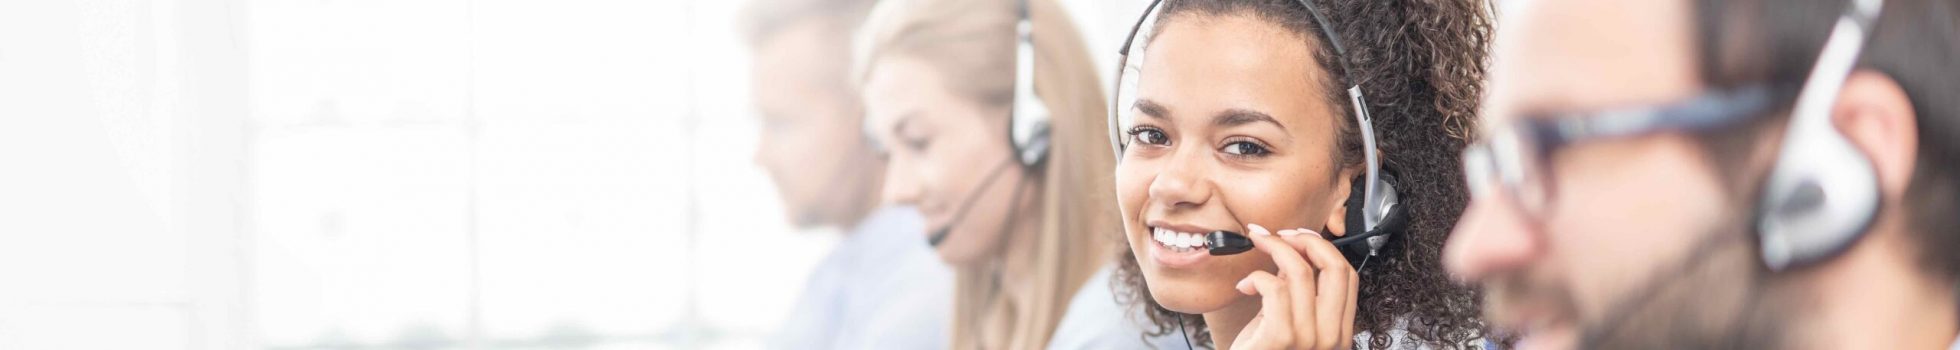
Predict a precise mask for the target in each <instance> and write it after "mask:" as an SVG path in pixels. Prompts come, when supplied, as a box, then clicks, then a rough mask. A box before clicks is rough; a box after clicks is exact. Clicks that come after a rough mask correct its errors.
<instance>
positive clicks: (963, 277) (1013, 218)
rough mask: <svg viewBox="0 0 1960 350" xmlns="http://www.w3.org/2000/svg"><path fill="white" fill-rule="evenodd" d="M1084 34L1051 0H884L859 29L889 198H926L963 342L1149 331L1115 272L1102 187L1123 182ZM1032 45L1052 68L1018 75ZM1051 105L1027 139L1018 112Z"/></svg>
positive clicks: (1036, 342) (1025, 119) (1034, 343)
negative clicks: (1128, 307) (1126, 309)
mask: <svg viewBox="0 0 1960 350" xmlns="http://www.w3.org/2000/svg"><path fill="white" fill-rule="evenodd" d="M1023 14H1026V15H1023ZM1023 24H1026V25H1028V27H1029V28H1032V29H1031V30H1030V31H1031V33H1030V34H1031V35H1029V36H1028V37H1029V38H1031V39H1028V40H1023V39H1021V36H1020V35H1019V34H1020V31H1019V30H1017V28H1020V27H1019V26H1020V25H1023ZM1080 40H1081V39H1080V38H1079V37H1078V35H1077V34H1076V33H1075V28H1074V26H1073V24H1071V23H1070V22H1069V21H1068V20H1067V18H1066V17H1065V16H1064V15H1063V12H1062V10H1061V8H1060V7H1059V6H1057V5H1055V4H1054V3H1052V2H1050V1H1032V2H1017V1H1013V0H891V1H885V2H883V3H880V4H879V5H878V7H877V8H875V9H873V10H872V14H871V18H870V19H868V20H867V21H866V23H865V27H864V28H862V29H861V32H860V33H859V37H858V41H857V42H856V43H855V44H856V45H858V49H857V59H858V62H857V63H858V65H857V68H858V72H857V74H858V77H859V78H860V79H861V83H862V84H861V88H862V89H863V92H862V96H863V98H864V102H865V112H866V117H865V128H866V134H868V135H871V136H872V138H873V139H874V140H875V141H876V142H877V143H878V144H879V145H881V146H882V148H883V150H884V151H885V152H886V153H885V154H886V157H887V161H888V162H889V163H888V168H887V169H888V170H887V173H886V175H885V192H884V198H885V199H886V200H887V201H889V202H894V203H896V204H903V205H912V206H916V207H918V208H919V210H920V212H921V213H923V214H924V215H925V217H926V228H927V232H928V233H927V235H928V237H924V238H922V239H921V240H922V241H928V242H931V244H933V247H934V250H935V251H936V252H937V253H938V255H939V257H940V259H941V260H943V261H945V262H946V263H947V264H948V265H951V266H952V267H953V269H954V274H955V278H954V279H955V285H956V287H955V290H956V291H955V293H954V309H953V320H952V325H953V328H952V336H951V338H952V341H951V347H952V348H954V349H1035V348H1044V347H1059V348H1082V347H1101V348H1110V347H1116V348H1136V347H1139V346H1142V345H1143V344H1142V343H1141V342H1142V341H1143V338H1142V331H1141V328H1140V327H1136V326H1134V325H1135V323H1133V322H1128V321H1126V320H1125V319H1124V318H1123V316H1124V313H1123V312H1122V311H1121V309H1120V308H1118V307H1117V306H1116V305H1117V304H1116V303H1115V302H1114V296H1113V294H1112V293H1111V291H1110V288H1109V286H1110V284H1109V283H1108V282H1107V281H1108V279H1107V278H1108V277H1107V272H1106V271H1107V270H1108V269H1106V268H1105V264H1106V263H1107V262H1109V261H1111V260H1112V259H1113V257H1114V253H1115V252H1116V251H1117V250H1118V249H1119V248H1118V247H1120V246H1119V245H1118V243H1117V241H1116V240H1115V236H1114V233H1115V232H1119V230H1120V226H1118V224H1117V222H1116V221H1115V218H1116V214H1115V209H1114V203H1115V200H1114V198H1112V197H1111V196H1110V193H1108V192H1109V191H1099V190H1096V189H1106V188H1110V186H1112V185H1111V184H1110V183H1109V182H1108V179H1109V177H1110V175H1109V174H1110V173H1111V171H1112V169H1113V163H1112V161H1113V159H1112V156H1111V155H1110V153H1109V151H1108V150H1107V148H1106V146H1104V145H1105V142H1106V141H1104V140H1105V139H1104V136H1103V133H1104V132H1105V131H1104V130H1105V128H1106V126H1105V124H1103V122H1102V118H1099V116H1101V115H1103V113H1104V111H1105V110H1104V104H1103V102H1102V101H1103V98H1102V96H1103V95H1102V93H1101V91H1100V89H1098V87H1097V86H1098V81H1097V79H1096V78H1095V75H1094V73H1093V72H1094V69H1093V66H1092V65H1091V62H1090V60H1089V56H1088V52H1087V50H1086V48H1084V47H1083V44H1082V43H1081V41H1080ZM1023 56H1025V57H1029V59H1030V60H1031V61H1032V62H1028V63H1030V64H1026V65H1021V66H1023V67H1030V66H1031V68H1032V71H1033V72H1039V74H1019V76H1020V77H1021V79H1019V80H1017V73H1030V72H1025V71H1018V70H1017V63H1023V62H1021V61H1020V60H1019V59H1017V57H1023ZM1017 85H1020V88H1017ZM1017 91H1018V92H1019V93H1017ZM1017 103H1019V104H1020V105H1018V106H1017ZM1044 109H1045V112H1046V113H1041V112H1042V110H1044ZM1043 115H1046V116H1049V118H1047V119H1048V120H1049V130H1050V132H1049V135H1047V137H1046V138H1040V136H1038V135H1037V136H1035V137H1023V138H1021V139H1020V140H1021V141H1015V137H1014V135H1013V134H1014V133H1013V132H1011V131H1010V129H1011V127H1012V126H1014V125H1015V124H1017V123H1016V122H1017V121H1019V122H1020V123H1018V124H1020V125H1022V126H1030V125H1034V124H1036V123H1034V121H1036V120H1038V119H1039V118H1040V117H1041V116H1043ZM1029 118H1036V119H1029ZM1032 129H1035V128H1024V129H1023V130H1032ZM1043 140H1045V141H1046V142H1047V144H1046V145H1045V146H1043V145H1041V144H1040V143H1041V142H1042V141H1043ZM1092 280H1094V281H1102V282H1099V283H1098V282H1092ZM1072 304H1081V305H1086V306H1080V307H1077V306H1072ZM1078 311H1081V313H1078ZM1065 319H1066V321H1065ZM1065 324H1066V325H1065ZM1058 328H1059V329H1058Z"/></svg>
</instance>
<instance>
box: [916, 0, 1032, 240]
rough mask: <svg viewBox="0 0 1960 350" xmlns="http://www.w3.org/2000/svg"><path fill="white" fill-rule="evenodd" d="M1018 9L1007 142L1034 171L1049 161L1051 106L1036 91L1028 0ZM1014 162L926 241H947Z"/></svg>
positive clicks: (1024, 166) (1017, 158) (1002, 166)
mask: <svg viewBox="0 0 1960 350" xmlns="http://www.w3.org/2000/svg"><path fill="white" fill-rule="evenodd" d="M1015 11H1016V12H1017V13H1018V14H1019V16H1020V18H1019V19H1018V20H1016V21H1015V22H1014V102H1013V103H1014V106H1013V107H1012V108H1013V109H1012V110H1011V111H1010V112H1008V113H1009V114H1008V116H1007V128H1008V129H1007V136H1008V140H1007V142H1008V144H1009V145H1012V147H1013V148H1014V155H1013V157H1014V160H1015V161H1018V163H1019V164H1021V170H1022V171H1023V172H1027V173H1033V172H1035V171H1036V170H1038V169H1041V167H1042V165H1044V164H1045V163H1046V162H1047V160H1048V148H1049V145H1050V141H1049V124H1050V123H1049V113H1048V105H1047V104H1045V103H1042V101H1041V97H1039V96H1035V94H1034V24H1033V21H1032V20H1031V19H1030V18H1029V17H1028V2H1027V0H1022V1H1019V2H1018V8H1016V9H1015ZM1012 164H1015V162H1012V161H1010V162H1003V163H1001V164H1000V165H999V166H995V167H994V169H993V170H992V171H991V172H989V173H988V174H987V177H986V178H985V179H983V180H981V181H980V185H979V186H975V187H974V188H973V189H972V190H968V191H967V193H966V197H965V199H964V200H962V201H960V207H959V209H958V211H956V212H954V213H953V219H952V220H950V221H948V222H947V224H946V227H941V228H939V229H937V230H935V231H933V232H932V233H931V234H929V235H927V236H926V244H928V245H931V246H934V247H937V246H939V243H941V242H944V241H945V240H946V236H947V235H950V234H952V233H953V227H954V226H959V224H960V222H961V221H964V220H966V213H967V211H970V210H972V209H973V202H974V201H976V200H977V199H978V198H979V197H980V193H981V192H984V191H986V190H987V188H990V187H993V185H994V182H995V181H994V180H997V179H999V178H1000V176H1001V175H1003V174H1006V173H1007V171H1006V170H1007V168H1008V166H1009V165H1012ZM1020 196H1021V192H1020V190H1018V189H1017V190H1015V192H1014V199H1013V200H1012V202H1017V203H1018V202H1020Z"/></svg>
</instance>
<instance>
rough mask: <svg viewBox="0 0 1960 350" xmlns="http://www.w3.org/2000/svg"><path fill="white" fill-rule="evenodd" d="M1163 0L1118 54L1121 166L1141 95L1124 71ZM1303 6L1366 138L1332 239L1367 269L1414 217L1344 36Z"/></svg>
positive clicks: (1231, 237) (1227, 241)
mask: <svg viewBox="0 0 1960 350" xmlns="http://www.w3.org/2000/svg"><path fill="white" fill-rule="evenodd" d="M1163 1H1164V0H1154V1H1151V2H1150V5H1149V7H1146V8H1144V12H1143V16H1142V17H1141V18H1138V19H1137V23H1136V25H1134V26H1132V27H1130V34H1129V36H1127V37H1125V39H1124V40H1123V47H1122V48H1121V49H1119V50H1118V51H1117V53H1118V54H1120V55H1121V56H1119V58H1118V59H1117V69H1116V81H1115V87H1114V89H1112V91H1116V92H1117V93H1116V94H1114V95H1113V96H1112V98H1111V103H1110V106H1111V108H1110V109H1109V116H1108V118H1109V120H1108V122H1109V145H1110V148H1111V149H1112V150H1114V151H1115V152H1116V160H1117V161H1118V162H1121V161H1122V160H1123V150H1124V149H1125V148H1127V146H1128V145H1127V144H1126V143H1125V142H1124V139H1125V138H1124V136H1125V134H1124V133H1123V131H1122V130H1120V129H1121V127H1120V126H1119V125H1120V124H1119V116H1120V113H1122V111H1124V110H1127V109H1128V108H1122V107H1121V106H1128V105H1129V104H1125V103H1124V101H1125V100H1126V99H1134V98H1135V96H1136V95H1135V91H1131V89H1129V87H1132V86H1134V84H1125V83H1126V82H1131V83H1133V81H1125V79H1132V80H1134V79H1135V76H1126V75H1125V74H1124V73H1128V71H1129V70H1131V69H1138V67H1140V66H1141V63H1140V62H1132V61H1131V60H1132V59H1133V57H1134V58H1135V59H1137V60H1139V61H1140V60H1141V57H1140V56H1131V55H1130V50H1131V49H1132V48H1138V47H1142V44H1141V43H1139V42H1137V39H1138V37H1137V33H1139V32H1141V31H1142V30H1143V29H1144V27H1145V25H1146V24H1149V23H1154V22H1155V21H1156V9H1157V6H1158V5H1160V4H1162V3H1163ZM1300 6H1302V7H1306V9H1307V12H1308V13H1310V14H1312V15H1313V21H1314V23H1315V24H1316V25H1317V26H1318V27H1319V29H1320V33H1321V37H1322V39H1325V40H1326V44H1327V46H1329V47H1332V48H1333V49H1334V57H1335V59H1334V61H1335V62H1337V64H1336V66H1337V67H1339V68H1338V69H1340V70H1341V75H1340V77H1341V84H1342V85H1344V86H1347V95H1348V102H1349V103H1351V104H1353V106H1354V123H1355V126H1356V128H1357V129H1359V130H1360V134H1361V152H1362V156H1363V157H1362V159H1363V163H1364V165H1365V167H1366V169H1365V170H1366V172H1365V173H1363V175H1362V179H1361V181H1357V182H1355V183H1354V188H1353V189H1352V191H1350V192H1349V196H1348V199H1347V213H1346V215H1347V220H1346V221H1347V231H1346V232H1347V234H1346V235H1345V236H1343V237H1339V238H1335V239H1333V243H1334V246H1335V247H1339V248H1340V249H1341V254H1342V255H1343V256H1345V257H1347V259H1348V261H1349V262H1350V263H1353V264H1356V266H1362V265H1361V264H1362V263H1365V262H1366V259H1367V258H1368V257H1372V256H1374V255H1375V254H1376V253H1379V252H1380V251H1381V248H1382V246H1385V245H1387V244H1388V241H1389V240H1391V239H1394V237H1395V236H1397V235H1398V234H1400V233H1402V232H1405V231H1406V230H1407V229H1408V224H1409V214H1408V210H1407V209H1405V208H1404V207H1403V206H1400V205H1397V204H1398V203H1399V202H1400V196H1399V195H1398V193H1397V192H1396V191H1395V185H1394V183H1395V182H1396V181H1395V175H1394V173H1395V171H1394V170H1393V169H1385V168H1383V166H1382V164H1381V155H1380V152H1378V151H1377V150H1376V146H1375V127H1374V122H1373V119H1371V118H1369V115H1368V99H1367V98H1366V97H1365V96H1362V93H1361V85H1360V84H1358V83H1356V82H1354V81H1353V79H1354V78H1353V75H1352V74H1349V73H1351V71H1350V70H1348V66H1347V60H1346V59H1345V57H1347V48H1346V47H1345V46H1343V45H1341V38H1340V35H1339V34H1338V33H1336V32H1335V31H1334V26H1333V25H1332V24H1331V23H1329V22H1328V21H1327V17H1326V16H1324V15H1322V14H1321V13H1320V9H1318V8H1316V7H1314V6H1313V4H1311V3H1309V2H1308V1H1307V0H1300ZM1144 40H1146V41H1147V40H1148V39H1147V38H1145V39H1144ZM1205 246H1206V248H1207V249H1208V251H1209V252H1210V254H1211V255H1232V254H1238V253H1243V252H1246V251H1248V250H1251V249H1252V241H1251V240H1250V239H1247V238H1246V237H1245V236H1244V235H1242V234H1239V233H1237V232H1231V231H1215V232H1211V233H1210V234H1207V235H1206V236H1205Z"/></svg>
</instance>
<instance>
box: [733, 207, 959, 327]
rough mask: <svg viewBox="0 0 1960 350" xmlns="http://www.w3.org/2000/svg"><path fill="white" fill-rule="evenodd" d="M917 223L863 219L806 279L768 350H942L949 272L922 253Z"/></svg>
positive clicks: (891, 213) (902, 214)
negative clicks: (770, 349)
mask: <svg viewBox="0 0 1960 350" xmlns="http://www.w3.org/2000/svg"><path fill="white" fill-rule="evenodd" d="M923 222H924V220H923V219H921V218H920V216H919V213H918V211H916V210H913V209H912V208H885V209H879V210H878V211H877V212H874V213H872V214H871V215H870V216H867V217H865V219H864V221H863V222H861V223H859V224H858V226H857V227H855V228H852V229H851V233H850V234H849V235H848V236H845V237H844V239H843V240H842V241H839V242H838V243H837V247H836V248H834V250H832V251H831V253H830V255H829V256H826V257H824V259H823V261H822V262H819V263H818V265H817V267H816V269H815V270H813V271H812V272H811V273H810V278H809V282H807V283H806V284H805V287H804V289H803V291H802V292H803V295H802V296H801V297H799V298H798V299H797V302H796V309H795V310H794V311H792V312H791V313H790V315H789V317H788V318H786V319H785V320H784V322H783V326H782V327H781V328H780V330H779V331H778V333H777V334H776V337H775V339H773V341H772V344H771V347H772V348H777V349H938V348H945V347H946V346H947V342H948V340H947V338H946V332H947V331H949V329H948V328H949V327H951V326H950V325H949V324H950V319H949V317H950V315H951V314H952V307H953V306H952V305H953V304H952V302H953V272H952V270H951V269H948V268H947V267H946V265H945V263H942V262H940V260H939V256H938V255H936V254H934V253H933V251H932V248H931V247H930V246H927V245H926V237H925V234H924V232H925V231H924V228H923V227H924V224H923ZM760 258H762V259H767V257H760Z"/></svg>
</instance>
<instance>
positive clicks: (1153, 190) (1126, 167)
mask: <svg viewBox="0 0 1960 350" xmlns="http://www.w3.org/2000/svg"><path fill="white" fill-rule="evenodd" d="M1182 16H1194V15H1182ZM1166 19H1167V20H1175V21H1174V22H1170V23H1166V24H1165V25H1167V26H1168V27H1166V28H1164V30H1163V31H1162V32H1161V33H1159V35H1158V36H1157V37H1156V38H1155V41H1153V42H1151V44H1150V45H1149V46H1148V48H1147V49H1146V52H1145V53H1144V54H1145V56H1144V66H1143V69H1142V71H1141V76H1140V77H1139V78H1138V80H1137V82H1138V87H1137V104H1136V105H1134V106H1125V108H1131V109H1132V110H1131V111H1130V112H1131V113H1132V114H1133V115H1135V116H1136V117H1134V118H1133V120H1131V121H1129V123H1128V124H1125V125H1123V126H1122V127H1123V130H1124V131H1125V133H1124V135H1125V136H1124V137H1126V138H1128V139H1127V140H1126V141H1127V142H1128V143H1129V146H1128V148H1127V149H1126V150H1125V151H1124V153H1123V155H1122V161H1121V162H1120V163H1118V165H1117V170H1116V183H1117V197H1118V198H1117V199H1118V203H1120V204H1121V211H1122V214H1123V227H1124V231H1125V234H1126V237H1125V239H1126V240H1127V241H1128V243H1129V246H1130V251H1131V252H1133V253H1135V254H1136V257H1137V264H1138V265H1139V267H1141V270H1142V271H1143V275H1144V279H1145V281H1146V283H1147V284H1148V285H1149V288H1150V293H1151V296H1152V297H1153V298H1154V299H1156V300H1157V302H1158V303H1159V304H1162V305H1163V306H1164V307H1165V308H1168V309H1171V310H1173V311H1178V312H1183V313H1193V314H1196V313H1205V312H1211V311H1216V310H1220V309H1223V308H1226V307H1228V306H1233V305H1235V304H1238V303H1257V302H1258V299H1257V298H1256V297H1248V296H1245V295H1242V294H1239V292H1238V291H1236V290H1234V289H1233V286H1234V285H1236V284H1237V283H1238V281H1239V280H1240V279H1243V278H1245V277H1246V275H1247V274H1249V273H1251V272H1252V271H1254V270H1266V271H1274V270H1275V266H1274V265H1273V259H1272V258H1271V257H1269V256H1267V255H1266V254H1265V253H1262V252H1260V251H1258V250H1253V251H1249V252H1245V253H1241V254H1238V255H1229V256H1211V255H1210V254H1209V252H1208V251H1206V250H1204V248H1203V246H1202V245H1199V246H1198V248H1196V249H1190V250H1181V249H1177V248H1172V247H1171V246H1169V245H1167V244H1165V243H1163V242H1160V240H1159V239H1157V236H1158V234H1159V231H1168V232H1172V233H1170V235H1172V236H1176V235H1190V234H1195V235H1199V236H1200V237H1202V235H1203V234H1205V233H1209V232H1212V231H1218V230H1227V231H1234V232H1241V233H1243V232H1246V229H1245V227H1246V225H1247V224H1258V225H1260V226H1264V227H1266V228H1269V229H1272V230H1274V231H1277V230H1281V229H1290V228H1308V229H1312V230H1315V231H1321V232H1323V233H1325V231H1326V230H1324V229H1323V227H1325V226H1327V225H1328V224H1330V223H1332V222H1330V220H1336V219H1335V217H1338V216H1339V214H1340V213H1341V210H1342V206H1341V204H1342V201H1343V200H1344V199H1345V198H1346V196H1347V192H1348V191H1347V188H1348V185H1347V184H1348V181H1346V180H1345V176H1344V175H1342V173H1343V172H1344V171H1343V170H1341V169H1338V161H1337V160H1336V159H1335V157H1334V156H1335V154H1336V153H1335V151H1336V149H1335V147H1336V144H1337V143H1336V139H1335V137H1336V135H1337V132H1336V130H1337V129H1336V128H1337V127H1338V124H1337V123H1336V122H1335V119H1334V117H1335V116H1334V115H1333V114H1331V113H1333V112H1332V111H1335V109H1333V108H1330V107H1329V106H1327V105H1326V104H1325V103H1324V102H1322V101H1324V99H1322V98H1320V96H1322V93H1323V89H1322V88H1321V87H1320V86H1319V85H1317V84H1315V83H1313V82H1314V81H1317V80H1318V79H1320V78H1321V74H1324V73H1322V72H1320V71H1319V70H1318V69H1317V68H1313V67H1316V65H1315V64H1314V61H1313V56H1312V54H1311V53H1310V52H1309V51H1308V49H1307V47H1306V45H1305V43H1304V42H1302V41H1301V40H1300V39H1299V37H1297V36H1295V35H1293V34H1291V33H1288V32H1286V31H1285V30H1284V29H1283V28H1281V27H1278V26H1275V25H1272V24H1269V23H1267V22H1264V21H1262V20H1258V19H1253V18H1249V17H1238V16H1218V17H1208V18H1204V19H1202V20H1199V19H1195V18H1190V17H1177V18H1166ZM1330 237H1331V236H1330ZM1174 239H1176V238H1173V240H1174Z"/></svg>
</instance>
